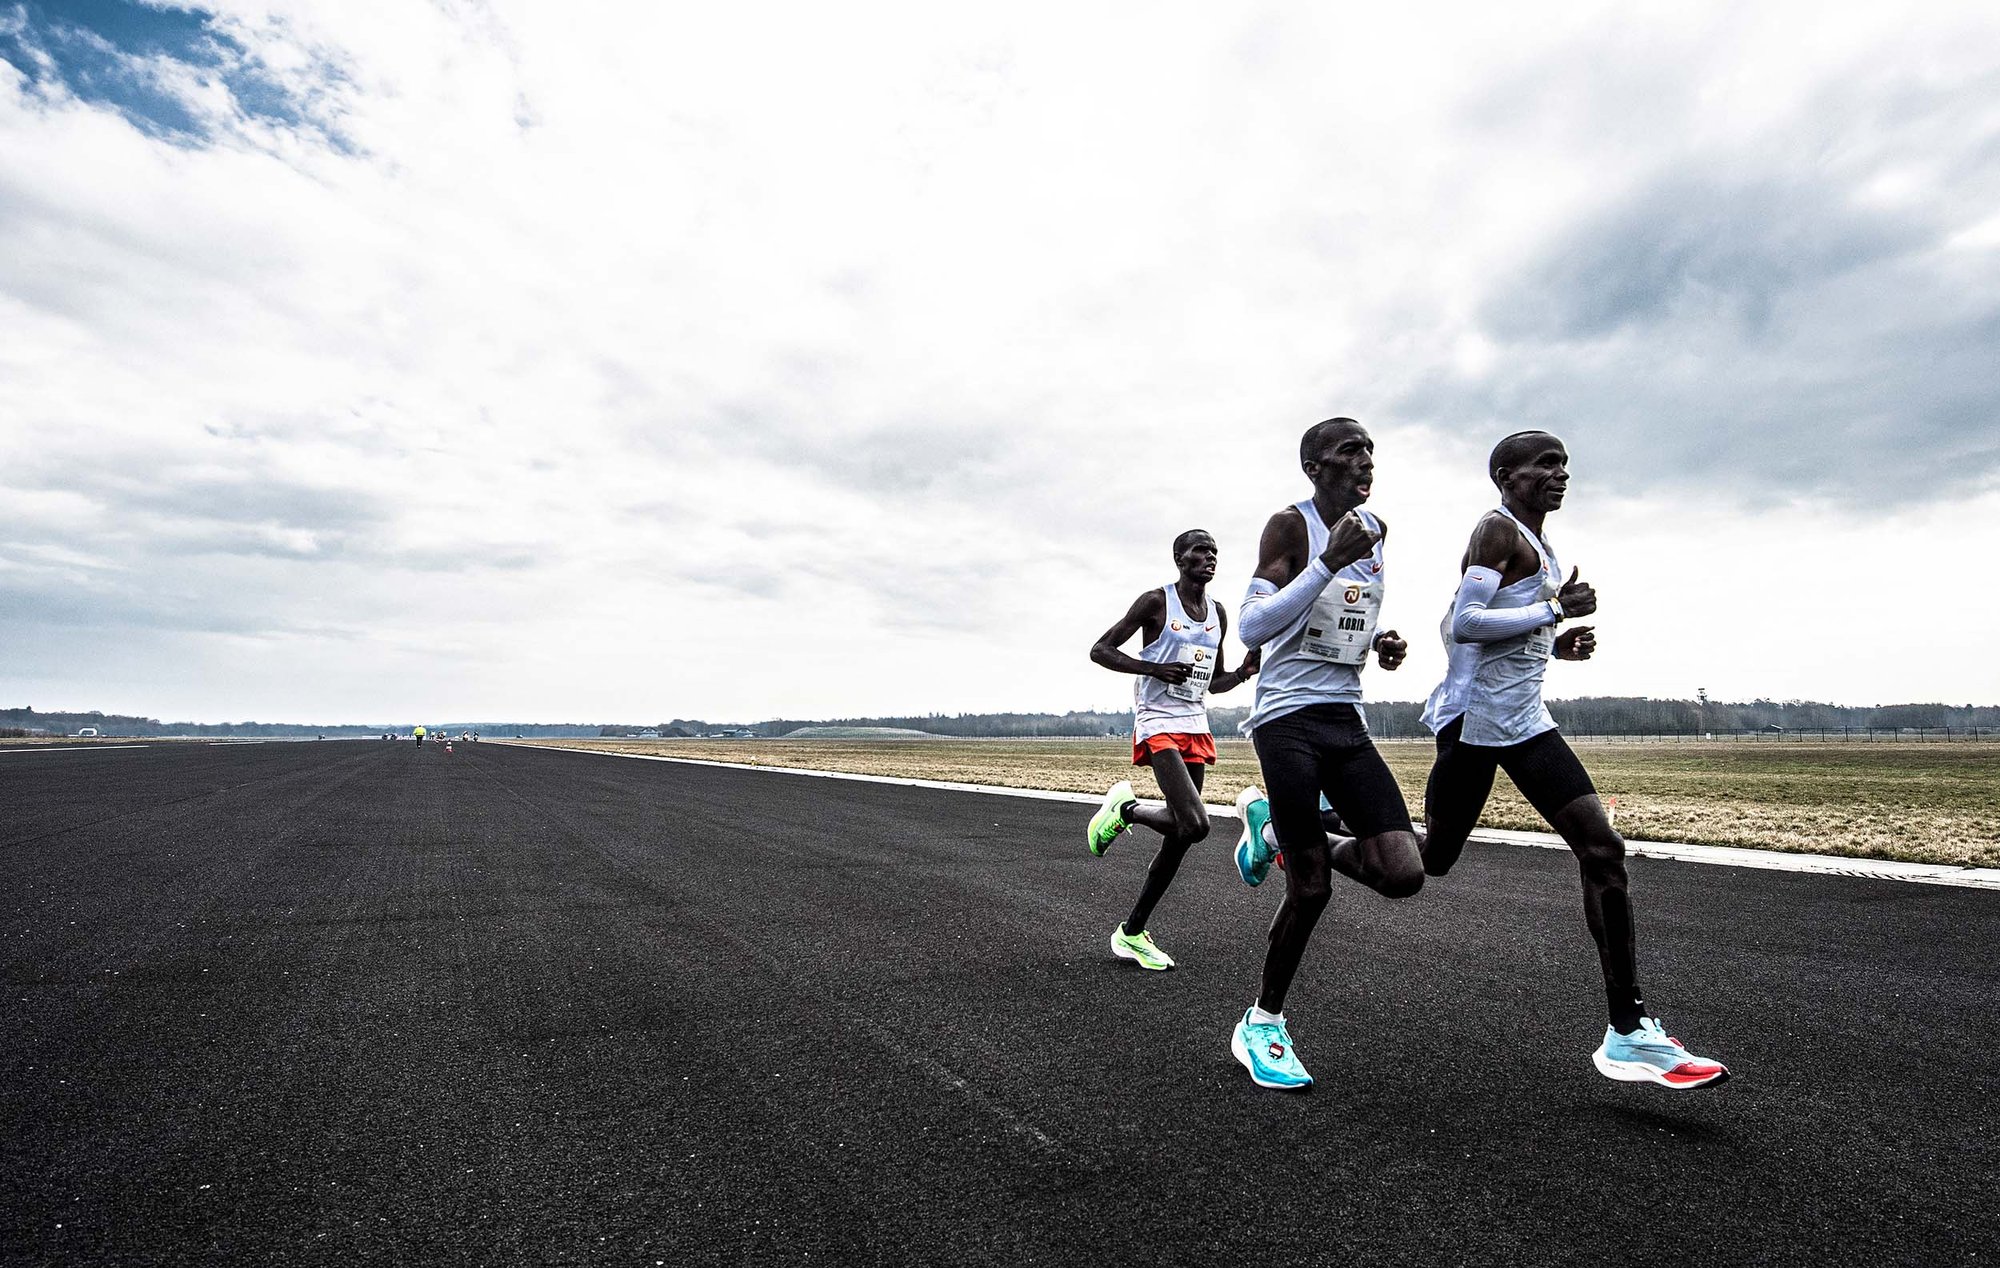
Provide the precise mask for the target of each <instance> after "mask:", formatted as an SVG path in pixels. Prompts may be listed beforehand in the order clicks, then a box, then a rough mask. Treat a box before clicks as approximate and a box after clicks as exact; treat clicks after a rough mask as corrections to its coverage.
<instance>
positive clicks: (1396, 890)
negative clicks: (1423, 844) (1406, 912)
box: [1371, 835, 1424, 898]
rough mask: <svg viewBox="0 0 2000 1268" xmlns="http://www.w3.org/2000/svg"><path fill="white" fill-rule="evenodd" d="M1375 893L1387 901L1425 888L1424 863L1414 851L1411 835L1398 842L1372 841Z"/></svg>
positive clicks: (1415, 843)
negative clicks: (1386, 898) (1387, 898)
mask: <svg viewBox="0 0 2000 1268" xmlns="http://www.w3.org/2000/svg"><path fill="white" fill-rule="evenodd" d="M1371 844H1373V845H1374V847H1375V848H1374V849H1373V850H1372V851H1371V853H1372V854H1373V856H1374V859H1375V868H1374V871H1375V885H1374V889H1375V892H1376V893H1378V894H1382V895H1384V896H1385V897H1389V898H1408V897H1409V896H1410V895H1412V894H1414V893H1416V892H1417V891H1418V890H1420V889H1422V888H1423V887H1424V860H1423V856H1422V855H1421V854H1419V853H1418V852H1417V841H1416V838H1415V837H1414V836H1409V835H1405V836H1404V837H1403V839H1402V840H1401V841H1379V840H1378V841H1375V842H1372V843H1371Z"/></svg>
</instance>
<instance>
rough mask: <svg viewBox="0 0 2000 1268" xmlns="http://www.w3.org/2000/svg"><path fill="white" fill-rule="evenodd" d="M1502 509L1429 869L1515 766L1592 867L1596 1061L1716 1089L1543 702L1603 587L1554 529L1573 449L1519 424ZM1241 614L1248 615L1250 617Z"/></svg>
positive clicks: (1493, 529) (1467, 621)
mask: <svg viewBox="0 0 2000 1268" xmlns="http://www.w3.org/2000/svg"><path fill="white" fill-rule="evenodd" d="M1486 467H1487V474H1488V475H1489V476H1490V477H1491V478H1492V480H1493V483H1494V484H1495V485H1497V486H1499V489H1500V508H1499V509H1498V510H1496V511H1491V512H1488V513H1487V515H1486V517H1485V518H1483V519H1481V520H1480V521H1479V524H1478V526H1477V527H1476V528H1474V529H1473V530H1472V541H1471V544H1470V545H1468V546H1467V547H1466V551H1465V557H1464V559H1463V560H1462V561H1461V563H1460V567H1461V568H1462V569H1463V570H1464V576H1463V578H1462V579H1461V580H1460V582H1459V585H1458V593H1457V596H1456V597H1455V598H1454V599H1453V601H1452V606H1451V611H1450V612H1449V613H1448V614H1447V615H1446V617H1445V620H1444V626H1443V629H1442V633H1443V635H1444V644H1445V656H1446V660H1447V665H1448V667H1447V669H1446V672H1445V679H1444V681H1443V682H1442V683H1439V684H1438V688H1437V690H1436V691H1433V692H1432V693H1431V696H1430V701H1429V702H1428V704H1427V705H1426V706H1425V708H1424V725H1425V726H1427V727H1429V728H1430V730H1431V732H1432V734H1434V735H1435V736H1436V737H1437V761H1436V764H1435V765H1433V766H1432V767H1431V775H1430V780H1429V783H1428V785H1427V786H1426V788H1425V790H1424V812H1425V819H1426V826H1427V831H1426V833H1425V837H1424V843H1423V860H1424V871H1425V872H1426V873H1427V874H1429V875H1431V876H1443V875H1445V874H1446V873H1447V872H1449V871H1450V870H1451V866H1452V864H1453V863H1455V862H1457V861H1458V856H1459V853H1460V851H1462V850H1463V849H1464V848H1465V840H1466V837H1467V836H1468V835H1470V834H1471V832H1472V829H1473V828H1474V826H1476V825H1477V824H1478V822H1479V813H1480V811H1481V810H1482V809H1484V808H1485V805H1486V799H1487V797H1488V796H1489V795H1490V794H1491V793H1492V791H1493V774H1494V771H1495V770H1496V769H1498V770H1505V771H1506V772H1507V777H1508V778H1509V779H1511V780H1513V781H1514V786H1515V787H1516V788H1519V789H1520V790H1521V794H1522V796H1524V797H1526V798H1527V799H1528V801H1529V802H1530V803H1531V804H1532V805H1533V806H1534V807H1535V809H1536V810H1537V811H1538V812H1539V813H1540V814H1541V816H1542V818H1544V819H1546V820H1548V822H1549V825H1550V826H1551V827H1553V828H1554V829H1555V830H1556V831H1557V832H1559V833H1561V834H1562V838H1563V840H1564V841H1566V842H1567V843H1568V844H1569V848H1570V850H1571V851H1572V852H1573V853H1574V854H1575V855H1576V861H1577V867H1578V869H1579V871H1580V872H1581V874H1582V878H1583V913H1584V920H1585V922H1586V923H1587V924H1588V925H1589V926H1590V934H1591V937H1592V938H1593V939H1595V940H1596V942H1597V956H1598V963H1599V967H1600V968H1601V969H1602V970H1603V973H1604V994H1605V999H1606V1002H1607V1004H1608V1006H1609V1011H1610V1014H1611V1017H1610V1024H1609V1025H1607V1026H1606V1027H1605V1030H1604V1042H1603V1043H1601V1044H1600V1045H1598V1048H1597V1051H1596V1052H1594V1053H1592V1054H1591V1060H1592V1061H1593V1062H1594V1063H1595V1064H1596V1066H1597V1068H1598V1070H1599V1071H1600V1072H1601V1073H1602V1074H1604V1076H1605V1077H1606V1078H1611V1079H1618V1080H1620V1081H1623V1082H1628V1083H1638V1082H1645V1083H1654V1084H1657V1085H1659V1086H1661V1087H1667V1088H1674V1089H1676V1090H1682V1091H1685V1090H1689V1089H1693V1088H1701V1087H1711V1086H1714V1085H1715V1084H1718V1083H1721V1082H1723V1081H1724V1080H1726V1079H1727V1078H1728V1077H1729V1071H1728V1069H1727V1068H1726V1067H1724V1066H1723V1065H1722V1063H1721V1062H1719V1061H1711V1060H1709V1059H1708V1058H1706V1057H1697V1056H1695V1055H1694V1054H1693V1053H1691V1052H1689V1051H1688V1050H1687V1049H1686V1048H1685V1047H1683V1046H1682V1045H1681V1043H1680V1041H1679V1040H1677V1039H1674V1038H1672V1037H1670V1036H1669V1035H1668V1034H1667V1032H1666V1029H1665V1028H1664V1027H1663V1026H1662V1025H1661V1024H1660V1021H1659V1019H1658V1018H1656V1017H1650V1016H1647V1015H1646V1006H1645V1002H1644V1000H1643V999H1642V998H1641V996H1640V991H1639V975H1638V967H1637V957H1636V955H1635V953H1634V950H1633V946H1634V936H1633V929H1632V904H1631V899H1630V896H1629V892H1628V890H1629V887H1628V884H1627V881H1626V876H1625V839H1624V838H1623V837H1621V836H1619V835H1618V832H1617V830H1616V829H1614V828H1613V827H1612V826H1611V821H1610V819H1609V817H1608V816H1606V814H1605V813H1604V804H1603V803H1602V802H1601V801H1599V800H1598V796H1597V788H1596V786H1595V785H1594V784H1592V783H1591V779H1590V774H1589V772H1588V771H1586V770H1584V768H1583V763H1582V762H1580V761H1578V760H1577V757H1576V754H1575V753H1574V752H1573V751H1572V750H1571V749H1570V747H1569V744H1568V743H1567V742H1566V741H1565V740H1564V739H1563V737H1562V733H1561V732H1560V731H1558V730H1557V729H1556V722H1555V719H1554V718H1552V717H1550V716H1549V711H1548V707H1547V706H1546V705H1545V704H1544V703H1543V702H1542V674H1543V671H1544V669H1545V668H1546V667H1547V665H1548V661H1549V658H1550V657H1551V656H1554V657H1555V658H1556V659H1558V660H1589V659H1590V657H1591V654H1592V653H1593V652H1594V651H1596V649H1597V636H1596V633H1595V632H1594V631H1593V629H1592V627H1590V626H1588V625H1576V626H1571V627H1570V628H1568V629H1566V630H1563V631H1562V633H1560V634H1558V633H1556V626H1557V624H1558V623H1559V622H1562V621H1565V620H1571V619H1574V618H1577V617H1585V616H1589V615H1590V614H1591V613H1593V612H1595V611H1596V610H1597V592H1596V590H1594V589H1593V588H1592V587H1591V586H1590V584H1589V583H1588V582H1585V581H1581V580H1579V579H1578V578H1579V576H1580V570H1578V569H1575V568H1572V569H1571V570H1570V575H1569V580H1568V581H1567V582H1562V581H1560V580H1559V578H1561V577H1562V565H1561V564H1560V563H1558V562H1557V560H1556V553H1555V548H1554V547H1553V546H1551V545H1550V544H1549V541H1548V538H1547V537H1546V536H1544V534H1543V525H1544V522H1545V521H1546V519H1547V517H1548V515H1549V513H1550V512H1552V511H1556V510H1560V509H1561V507H1562V504H1563V499H1564V497H1565V496H1566V495H1567V493H1568V491H1569V453H1568V451H1567V450H1566V449H1564V447H1563V443H1562V441H1560V440H1558V439H1556V438H1555V437H1554V436H1551V435H1550V434H1549V433H1547V432H1542V431H1526V432H1516V433H1514V434H1513V435H1511V436H1508V437H1506V438H1505V439H1503V440H1502V441H1501V442H1500V443H1499V444H1498V445H1495V446H1494V448H1493V452H1492V454H1491V455H1490V456H1489V457H1488V458H1487V464H1486ZM1244 625H1245V626H1246V627H1247V626H1248V625H1249V621H1248V619H1247V617H1246V619H1245V621H1244Z"/></svg>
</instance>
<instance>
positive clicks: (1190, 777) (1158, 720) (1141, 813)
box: [1084, 528, 1259, 969]
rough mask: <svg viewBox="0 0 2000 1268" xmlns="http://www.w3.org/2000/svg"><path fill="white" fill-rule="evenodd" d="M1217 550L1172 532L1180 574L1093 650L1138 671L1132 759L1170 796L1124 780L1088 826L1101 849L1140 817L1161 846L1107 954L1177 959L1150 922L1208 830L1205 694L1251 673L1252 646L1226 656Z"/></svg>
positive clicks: (1093, 848) (1090, 839)
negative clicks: (1139, 637) (1231, 664)
mask: <svg viewBox="0 0 2000 1268" xmlns="http://www.w3.org/2000/svg"><path fill="white" fill-rule="evenodd" d="M1216 557H1217V556H1216V547H1215V538H1214V537H1212V536H1210V535H1209V534H1208V533H1207V532H1205V531H1203V530H1201V529H1198V528H1191V529H1189V530H1188V531H1187V532H1185V533H1182V534H1181V535H1180V536H1179V537H1176V538H1175V539H1174V565H1175V567H1177V568H1179V569H1180V577H1179V579H1178V580H1176V581H1174V582H1171V583H1170V584H1168V585H1164V586H1161V587H1160V588H1159V589H1157V590H1148V591H1147V592H1146V593H1144V594H1142V595H1140V596H1139V597H1138V598H1137V599H1135V600H1133V602H1132V606H1131V608H1130V609H1128V610H1127V611H1126V613H1125V615H1124V616H1123V617H1121V618H1120V619H1119V621H1118V623H1117V624H1116V625H1113V626H1112V627H1111V628H1110V629H1108V630H1106V631H1105V632H1104V636H1103V637H1102V638H1100V639H1098V640H1097V643H1096V645H1095V646H1093V647H1092V648H1091V649H1090V658H1091V659H1092V660H1094V661H1096V662H1097V663H1098V664H1100V665H1102V666H1104V667H1105V668H1106V669H1111V670H1115V671H1117V672H1119V673H1121V674H1132V675H1134V676H1135V677H1136V678H1137V681H1136V682H1134V683H1133V684H1132V764H1133V765H1134V766H1149V767H1151V768H1152V771H1153V779H1154V780H1155V781H1156V782H1157V783H1158V784H1159V786H1160V792H1161V793H1162V794H1163V795H1164V796H1165V798H1166V804H1165V805H1164V806H1146V805H1141V804H1140V803H1139V800H1138V798H1137V797H1136V796H1135V795H1134V793H1133V792H1132V785H1131V783H1130V782H1129V781H1127V780H1120V781H1119V782H1117V783H1115V784H1113V785H1112V786H1111V790H1110V791H1109V792H1107V793H1105V794H1104V803H1103V805H1102V806H1100V807H1099V808H1098V811H1097V814H1096V815H1094V816H1093V817H1092V818H1091V820H1090V826H1089V828H1088V829H1087V830H1086V831H1085V834H1084V837H1085V842H1086V843H1087V844H1088V845H1089V847H1090V852H1091V853H1092V854H1100V855H1101V854H1103V853H1104V851H1105V850H1106V849H1107V848H1108V847H1109V846H1110V845H1111V843H1112V841H1113V840H1115V839H1116V838H1117V836H1118V834H1119V833H1120V832H1122V831H1124V830H1125V828H1126V827H1127V825H1129V824H1134V823H1138V824H1144V825H1145V826H1146V827H1149V828H1151V829H1153V830H1154V831H1155V832H1158V833H1159V834H1160V837H1161V841H1160V849H1159V852H1158V853H1157V854H1155V855H1154V856H1153V863H1152V866H1151V867H1149V868H1148V869H1147V870H1146V882H1145V884H1144V885H1143V886H1142V887H1141V888H1140V891H1139V898H1138V901H1137V902H1136V903H1134V904H1133V907H1132V913H1131V915H1129V916H1127V917H1126V918H1125V922H1124V923H1123V924H1121V925H1119V926H1118V928H1117V930H1116V931H1115V932H1113V933H1112V935H1111V951H1112V954H1113V955H1116V956H1118V957H1119V958H1121V959H1126V960H1134V961H1137V962H1138V964H1139V966H1140V967H1141V968H1146V969H1170V968H1172V967H1174V961H1173V958H1172V957H1171V956H1169V955H1167V953H1166V952H1164V951H1162V950H1160V949H1159V947H1157V946H1156V945H1154V943H1153V939H1152V936H1151V934H1150V933H1148V931H1147V923H1148V922H1149V921H1150V920H1151V918H1152V914H1153V908H1154V906H1155V905H1156V904H1158V903H1159V901H1160V899H1161V898H1162V897H1163V896H1164V895H1165V894H1166V892H1167V887H1168V886H1169V885H1171V884H1173V880H1174V875H1175V873H1176V872H1178V871H1179V870H1180V865H1181V859H1182V858H1184V857H1186V855H1187V851H1188V847H1189V846H1192V845H1193V844H1194V843H1195V842H1197V841H1199V840H1201V839H1202V838H1203V837H1205V836H1207V835H1208V811H1207V809H1206V808H1205V807H1204V806H1203V805H1202V801H1201V785H1202V779H1203V777H1204V776H1205V775H1206V774H1207V772H1208V768H1209V767H1210V766H1212V765H1214V763H1215V738H1214V736H1213V735H1212V734H1211V733H1210V731H1209V727H1208V706H1207V705H1206V703H1205V697H1206V694H1207V693H1208V692H1210V691H1231V690H1234V689H1235V688H1236V687H1237V686H1238V685H1239V684H1241V683H1243V682H1245V681H1246V680H1248V679H1249V678H1250V677H1251V676H1252V675H1254V674H1255V673H1256V672H1257V664H1258V659H1259V658H1258V655H1257V653H1256V652H1254V651H1253V652H1251V653H1250V655H1249V656H1248V657H1246V658H1245V659H1244V661H1243V665H1242V667H1241V668H1239V669H1234V670H1232V669H1230V668H1228V667H1227V666H1226V665H1225V664H1224V663H1223V655H1222V640H1223V638H1224V636H1226V635H1227V634H1228V633H1229V615H1228V613H1226V612H1224V611H1223V610H1222V605H1221V604H1219V603H1217V602H1216V601H1215V600H1214V599H1212V598H1210V597H1209V596H1208V583H1209V582H1210V581H1213V580H1214V579H1215V564H1216ZM1134 634H1143V635H1144V636H1145V641H1144V643H1143V645H1142V646H1141V647H1140V649H1139V654H1138V655H1137V656H1130V655H1127V654H1126V653H1125V652H1122V651H1120V650H1119V648H1120V646H1122V645H1123V644H1124V643H1126V642H1128V641H1129V640H1130V639H1131V638H1132V636H1133V635H1134Z"/></svg>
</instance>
